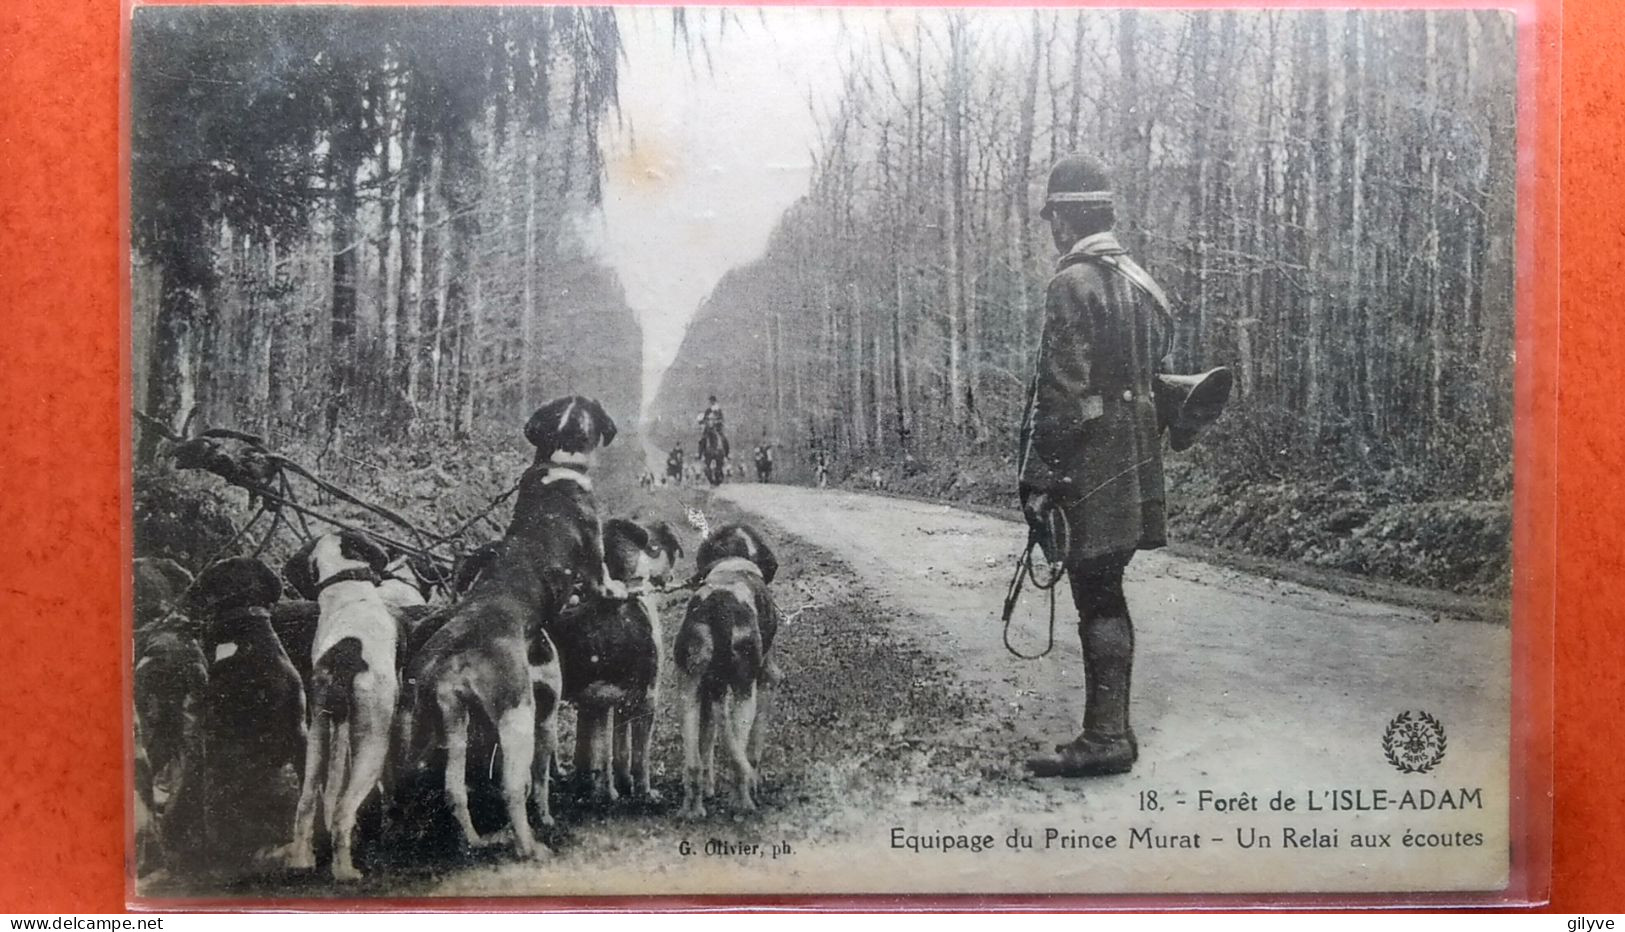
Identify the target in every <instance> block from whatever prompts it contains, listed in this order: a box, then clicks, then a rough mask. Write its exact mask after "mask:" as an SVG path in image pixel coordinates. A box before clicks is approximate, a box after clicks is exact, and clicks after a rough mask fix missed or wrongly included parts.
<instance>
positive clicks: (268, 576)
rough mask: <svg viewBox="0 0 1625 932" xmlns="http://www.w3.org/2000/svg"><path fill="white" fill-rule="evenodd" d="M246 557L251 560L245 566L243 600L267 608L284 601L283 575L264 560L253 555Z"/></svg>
mask: <svg viewBox="0 0 1625 932" xmlns="http://www.w3.org/2000/svg"><path fill="white" fill-rule="evenodd" d="M245 559H247V560H248V561H249V562H248V563H247V564H245V565H244V567H243V576H244V577H245V578H244V580H243V588H244V590H245V592H246V595H245V596H244V600H243V601H244V602H245V603H246V604H248V605H259V606H263V607H266V608H269V607H270V606H272V605H275V604H276V603H278V602H280V601H282V577H280V576H278V575H277V574H276V571H275V570H273V569H271V568H270V567H269V566H266V565H265V561H264V560H260V559H255V558H253V557H248V558H245Z"/></svg>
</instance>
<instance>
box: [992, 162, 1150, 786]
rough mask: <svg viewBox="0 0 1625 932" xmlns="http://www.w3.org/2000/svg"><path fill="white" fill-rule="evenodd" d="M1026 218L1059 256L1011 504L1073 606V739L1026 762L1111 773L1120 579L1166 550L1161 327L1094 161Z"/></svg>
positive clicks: (1121, 696) (1130, 755)
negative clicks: (1038, 222)
mask: <svg viewBox="0 0 1625 932" xmlns="http://www.w3.org/2000/svg"><path fill="white" fill-rule="evenodd" d="M1039 216H1041V217H1043V218H1044V219H1046V220H1048V221H1049V222H1050V230H1051V232H1052V233H1053V234H1054V237H1055V248H1056V249H1057V250H1058V251H1059V252H1060V253H1061V258H1060V260H1059V262H1058V263H1057V265H1056V271H1055V276H1054V277H1053V278H1051V279H1050V282H1049V289H1048V293H1047V294H1046V296H1045V299H1044V333H1043V337H1042V342H1041V345H1040V347H1039V353H1038V371H1037V373H1036V374H1035V375H1034V377H1033V382H1032V388H1031V393H1030V395H1029V398H1028V403H1027V410H1026V414H1025V416H1024V417H1023V421H1022V429H1021V451H1020V469H1021V501H1022V511H1023V513H1024V514H1025V515H1026V518H1027V522H1028V524H1029V525H1031V526H1032V527H1033V528H1034V530H1035V531H1037V532H1038V535H1039V540H1040V543H1041V544H1042V545H1043V548H1044V553H1045V555H1046V556H1047V557H1048V558H1049V559H1050V560H1051V562H1056V563H1060V564H1062V565H1063V566H1064V567H1065V569H1066V573H1067V576H1068V577H1069V578H1070V582H1071V586H1072V600H1073V602H1074V603H1075V604H1076V606H1077V609H1078V636H1079V639H1080V640H1081V641H1082V642H1083V668H1084V678H1085V687H1084V688H1085V690H1086V694H1085V697H1084V712H1083V731H1082V733H1081V734H1079V735H1078V736H1077V737H1076V738H1074V739H1073V740H1072V741H1070V742H1068V743H1066V744H1061V745H1057V746H1056V749H1055V753H1054V754H1047V755H1043V756H1039V757H1033V758H1029V759H1028V761H1027V768H1028V769H1029V770H1030V771H1032V772H1033V774H1035V775H1036V776H1040V777H1053V776H1064V777H1087V776H1097V775H1102V774H1114V773H1125V772H1127V771H1128V770H1129V768H1131V767H1133V766H1134V760H1135V758H1136V757H1137V756H1138V753H1139V752H1138V747H1137V746H1136V744H1135V741H1134V731H1133V729H1132V728H1130V727H1129V681H1130V672H1131V670H1132V668H1133V665H1134V625H1133V623H1132V622H1131V621H1130V620H1129V613H1128V603H1127V602H1126V601H1125V600H1124V598H1123V570H1124V568H1126V567H1127V566H1128V563H1129V560H1131V559H1132V558H1133V556H1134V552H1135V551H1136V550H1149V549H1152V548H1155V547H1161V546H1163V545H1164V544H1165V543H1167V532H1166V527H1165V521H1164V511H1163V476H1162V450H1161V446H1160V444H1161V436H1160V427H1159V424H1158V420H1157V408H1156V403H1155V400H1154V398H1153V395H1152V380H1153V379H1154V378H1155V376H1156V375H1157V373H1158V371H1159V369H1160V362H1161V360H1162V357H1163V356H1164V355H1165V354H1166V353H1167V351H1168V350H1169V348H1170V347H1171V345H1172V343H1171V341H1172V337H1173V318H1172V316H1171V315H1170V314H1169V312H1168V306H1167V300H1166V299H1165V298H1164V296H1163V294H1162V290H1161V289H1160V288H1158V287H1157V284H1156V282H1154V281H1152V280H1151V277H1150V276H1149V275H1147V274H1146V273H1145V271H1144V270H1143V269H1141V268H1140V267H1139V266H1138V265H1136V264H1135V263H1134V261H1133V260H1132V259H1130V258H1129V257H1128V253H1127V251H1126V250H1125V249H1124V248H1123V247H1122V245H1121V244H1120V243H1118V241H1117V237H1116V236H1115V235H1114V234H1113V233H1112V227H1113V225H1114V224H1115V223H1116V214H1115V212H1114V210H1113V197H1112V192H1111V185H1110V183H1109V182H1108V179H1107V176H1106V170H1105V166H1103V165H1102V164H1101V163H1100V162H1099V161H1098V160H1096V159H1093V158H1091V157H1089V156H1084V155H1069V156H1066V157H1065V158H1063V159H1061V160H1060V161H1059V162H1056V163H1055V167H1054V168H1052V169H1051V170H1050V176H1049V188H1048V194H1047V196H1046V198H1045V203H1044V207H1043V209H1042V210H1041V211H1040V212H1039Z"/></svg>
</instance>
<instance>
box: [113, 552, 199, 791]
mask: <svg viewBox="0 0 1625 932" xmlns="http://www.w3.org/2000/svg"><path fill="white" fill-rule="evenodd" d="M133 582H134V586H133V596H134V598H133V600H132V601H133V602H134V608H135V658H134V662H135V666H134V668H133V671H132V672H133V675H132V677H131V679H132V686H133V687H134V698H135V728H136V734H137V735H138V739H137V742H136V743H137V747H136V753H137V755H138V757H139V758H141V759H142V760H143V761H144V763H145V766H144V767H142V768H138V770H137V774H136V792H137V793H138V794H139V795H140V796H141V802H142V804H143V805H145V806H146V807H147V808H148V810H149V811H150V812H151V814H152V819H153V821H154V823H157V822H159V821H160V820H161V819H162V816H163V811H164V808H165V807H166V806H167V805H168V797H169V796H170V794H171V792H172V791H173V790H174V789H175V788H176V787H177V786H178V784H179V780H180V775H181V773H182V772H183V771H184V769H185V766H186V761H187V759H188V758H189V757H190V756H191V754H192V752H194V751H195V750H196V738H197V735H196V730H197V729H196V724H197V711H196V708H195V704H196V702H197V701H198V699H199V698H200V697H201V695H202V692H203V687H204V685H205V684H207V683H208V681H209V669H208V664H207V663H206V662H205V661H204V659H203V649H202V648H201V647H200V646H199V645H198V640H197V636H196V632H195V630H194V626H193V625H192V623H191V621H190V620H189V619H187V618H185V616H184V615H178V614H173V613H174V612H175V611H176V610H177V609H178V608H179V607H180V603H181V599H182V598H183V597H184V596H185V595H186V593H187V591H188V590H189V589H190V588H191V586H192V574H191V573H189V572H187V570H186V568H185V567H183V566H181V565H180V564H179V563H176V562H175V561H174V560H170V559H165V558H162V557H158V558H154V557H142V558H140V559H138V560H136V561H135V564H134V574H133Z"/></svg>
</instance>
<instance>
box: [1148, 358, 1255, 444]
mask: <svg viewBox="0 0 1625 932" xmlns="http://www.w3.org/2000/svg"><path fill="white" fill-rule="evenodd" d="M1234 381H1235V380H1234V378H1232V376H1231V375H1230V370H1229V369H1226V368H1225V367H1223V366H1220V367H1218V368H1216V369H1209V370H1208V371H1206V372H1203V373H1202V374H1200V375H1159V376H1157V377H1156V379H1155V380H1154V381H1153V382H1152V383H1151V389H1152V394H1153V395H1155V396H1156V399H1157V421H1158V423H1159V424H1160V425H1161V426H1163V427H1166V428H1167V429H1168V446H1169V447H1171V448H1173V449H1174V450H1175V451H1179V450H1187V449H1189V448H1190V447H1191V445H1193V444H1194V443H1196V438H1197V436H1198V435H1200V434H1201V433H1202V431H1204V430H1206V429H1207V428H1208V426H1209V425H1211V424H1212V423H1213V422H1214V421H1217V420H1218V419H1219V415H1220V414H1223V413H1224V406H1225V403H1226V402H1228V401H1229V400H1230V387H1231V385H1232V383H1233V382H1234Z"/></svg>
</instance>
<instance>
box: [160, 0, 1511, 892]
mask: <svg viewBox="0 0 1625 932" xmlns="http://www.w3.org/2000/svg"><path fill="white" fill-rule="evenodd" d="M132 16H133V21H132V25H131V30H130V40H129V41H130V71H129V79H128V80H129V89H130V105H131V113H130V121H129V127H130V130H129V131H130V153H131V157H130V165H129V168H130V192H131V201H130V203H131V209H130V223H131V227H130V236H131V255H130V274H131V292H130V293H131V307H130V336H131V340H132V350H133V353H132V360H133V389H134V397H133V399H132V403H133V407H134V419H135V430H134V438H135V439H134V444H135V445H134V450H133V456H134V460H133V462H134V477H133V501H134V515H133V527H134V551H135V558H136V559H135V566H134V569H133V572H134V606H133V622H132V638H133V640H132V656H131V683H132V692H133V695H132V717H131V721H130V727H131V731H132V734H133V739H132V749H133V754H132V759H133V770H132V773H133V786H132V787H131V794H132V806H133V807H134V811H135V818H134V822H135V832H134V839H133V842H132V843H133V844H134V846H135V847H134V854H133V857H132V863H133V864H134V870H135V879H134V887H133V890H134V893H135V895H136V896H137V897H138V898H142V899H146V900H148V901H176V902H184V901H186V900H188V899H192V898H218V897H222V896H226V897H242V898H244V899H245V901H246V900H255V901H264V900H268V899H269V900H277V901H284V900H299V899H302V898H331V897H347V898H348V897H361V898H372V897H378V898H402V897H425V896H432V897H493V896H526V897H555V896H572V897H580V896H618V895H648V896H661V895H665V896H679V895H680V896H692V895H705V894H712V895H734V896H738V895H756V896H785V895H831V896H834V895H843V896H844V895H853V894H894V895H900V894H920V895H930V894H989V895H1002V896H1012V897H1030V896H1036V895H1040V894H1080V895H1081V894H1116V895H1140V894H1144V895H1164V894H1219V893H1224V894H1249V895H1274V894H1365V893H1373V894H1376V893H1380V894H1396V895H1413V894H1418V893H1423V892H1452V893H1461V894H1467V893H1474V892H1477V893H1493V892H1494V891H1499V890H1502V889H1504V888H1506V887H1507V885H1508V883H1509V875H1510V873H1511V872H1512V871H1513V864H1514V855H1513V852H1514V851H1515V849H1517V848H1518V846H1520V845H1523V844H1525V843H1526V840H1525V839H1524V838H1523V836H1521V835H1520V834H1519V833H1518V831H1517V830H1516V829H1515V825H1516V824H1518V820H1517V806H1518V803H1517V800H1516V798H1515V795H1516V794H1514V792H1513V789H1512V786H1513V784H1512V776H1511V773H1512V767H1513V760H1514V756H1515V755H1514V754H1513V752H1512V747H1513V737H1512V736H1513V721H1514V712H1515V710H1514V708H1513V700H1512V696H1513V694H1514V690H1513V674H1512V661H1513V658H1512V639H1511V636H1510V634H1511V630H1512V629H1511V625H1512V621H1511V617H1510V616H1511V611H1510V591H1511V580H1512V560H1511V545H1510V542H1511V534H1512V523H1513V521H1512V475H1513V469H1512V462H1513V460H1512V441H1513V426H1514V419H1513V381H1514V379H1513V376H1514V360H1513V352H1512V349H1513V337H1514V330H1515V320H1516V317H1515V314H1514V292H1515V275H1516V273H1517V268H1518V266H1517V262H1516V261H1515V259H1516V256H1515V252H1516V246H1517V244H1516V237H1515V228H1516V219H1517V217H1518V216H1519V210H1520V205H1519V203H1518V200H1517V198H1516V196H1515V192H1516V189H1517V177H1518V145H1517V143H1518V139H1517V114H1518V87H1519V82H1518V79H1519V71H1518V56H1517V55H1516V47H1517V37H1518V30H1519V28H1520V26H1519V22H1518V20H1517V18H1516V17H1515V16H1513V15H1512V14H1509V13H1506V12H1504V11H1494V10H1473V9H1428V10H1417V11H1405V10H1396V9H1381V10H1376V9H1311V10H1279V9H1274V10H1248V9H1197V10H1181V11H1169V10H1161V11H1150V10H1134V9H1119V10H1106V9H998V10H993V9H972V8H956V9H939V8H928V7H909V8H897V9H878V8H865V9H857V8H851V9H840V8H821V9H812V8H761V9H756V8H748V7H728V8H701V7H693V8H681V7H678V8H649V7H641V8H630V7H622V8H609V7H572V6H548V7H542V6H500V7H498V6H493V7H457V8H452V7H429V6H419V7H383V6H367V7H346V6H291V5H283V6H252V5H249V6H243V5H232V6H185V7H174V6H163V7H151V6H137V7H136V8H135V10H134V11H133V13H132Z"/></svg>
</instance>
